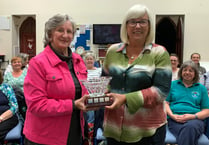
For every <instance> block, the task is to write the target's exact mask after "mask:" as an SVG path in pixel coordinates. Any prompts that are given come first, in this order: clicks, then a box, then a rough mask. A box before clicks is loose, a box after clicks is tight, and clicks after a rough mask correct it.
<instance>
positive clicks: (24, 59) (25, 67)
mask: <svg viewBox="0 0 209 145" xmlns="http://www.w3.org/2000/svg"><path fill="white" fill-rule="evenodd" d="M17 57H20V58H21V59H22V70H24V71H27V70H28V62H29V55H28V54H27V53H20V54H18V55H17ZM8 72H13V69H12V65H11V64H9V65H8V66H7V68H6V70H5V72H4V74H6V73H8Z"/></svg>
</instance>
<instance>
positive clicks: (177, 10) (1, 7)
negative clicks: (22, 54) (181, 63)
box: [0, 0, 209, 62]
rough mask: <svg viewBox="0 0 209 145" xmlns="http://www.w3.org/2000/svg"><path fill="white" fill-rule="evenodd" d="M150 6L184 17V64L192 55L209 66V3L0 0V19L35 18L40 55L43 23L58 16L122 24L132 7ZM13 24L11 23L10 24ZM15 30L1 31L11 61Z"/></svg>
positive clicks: (159, 12) (156, 11) (1, 50)
mask: <svg viewBox="0 0 209 145" xmlns="http://www.w3.org/2000/svg"><path fill="white" fill-rule="evenodd" d="M136 3H142V4H145V5H147V6H148V7H149V8H150V10H151V11H152V12H153V14H154V15H162V14H165V15H171V14H178V15H185V32H184V60H188V59H189V58H190V54H191V53H193V52H199V53H200V54H201V60H202V61H203V62H209V57H208V53H209V50H207V47H208V43H207V42H208V41H209V40H208V38H209V37H208V34H209V27H208V26H209V19H208V17H209V1H208V0H58V1H57V0H0V16H12V15H35V16H36V48H37V53H39V52H41V51H42V50H43V43H42V40H43V32H44V23H45V22H46V21H47V20H48V18H49V17H51V16H53V15H54V14H57V13H62V14H63V13H67V14H69V15H70V16H72V17H73V18H74V19H75V20H76V22H77V23H78V24H93V23H121V21H122V19H123V16H124V14H125V12H126V11H127V9H128V8H129V7H131V6H132V5H133V4H136ZM11 23H12V22H11ZM12 31H13V30H12V29H11V30H10V31H4V30H0V54H2V53H4V54H6V57H7V59H10V58H11V57H12V51H13V50H12V49H13V48H12V47H13V46H12Z"/></svg>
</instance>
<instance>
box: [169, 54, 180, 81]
mask: <svg viewBox="0 0 209 145" xmlns="http://www.w3.org/2000/svg"><path fill="white" fill-rule="evenodd" d="M170 61H171V67H172V81H174V80H177V78H178V71H179V68H178V65H179V57H178V56H177V55H176V54H175V53H171V54H170Z"/></svg>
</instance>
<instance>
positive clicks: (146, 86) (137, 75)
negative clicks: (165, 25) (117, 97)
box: [104, 43, 172, 143]
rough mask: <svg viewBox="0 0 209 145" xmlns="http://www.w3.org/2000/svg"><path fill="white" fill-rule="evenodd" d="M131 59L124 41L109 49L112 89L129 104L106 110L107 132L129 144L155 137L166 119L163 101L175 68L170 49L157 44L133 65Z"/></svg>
mask: <svg viewBox="0 0 209 145" xmlns="http://www.w3.org/2000/svg"><path fill="white" fill-rule="evenodd" d="M128 61H129V59H128V57H127V55H126V45H125V44H124V43H118V44H114V45H112V46H111V47H110V48H109V49H108V51H107V54H106V58H105V60H104V72H105V73H106V75H109V76H112V80H111V82H110V91H111V92H113V93H119V94H125V95H126V104H125V105H123V106H122V107H120V108H118V109H115V110H108V109H106V110H105V116H104V135H105V136H106V137H112V138H114V139H116V140H117V141H123V142H128V143H130V142H137V141H139V140H141V138H143V137H148V136H152V135H153V134H154V133H155V131H156V129H157V128H159V127H160V126H162V125H164V124H165V123H166V122H167V120H166V112H165V107H164V100H165V98H166V96H167V95H168V93H169V90H170V84H171V76H172V71H171V65H170V58H169V54H168V52H167V51H166V49H165V48H164V47H163V46H160V45H157V44H150V45H148V46H146V47H145V48H144V49H143V51H142V52H141V53H140V54H139V56H138V58H136V59H135V61H134V62H133V63H132V64H129V63H128Z"/></svg>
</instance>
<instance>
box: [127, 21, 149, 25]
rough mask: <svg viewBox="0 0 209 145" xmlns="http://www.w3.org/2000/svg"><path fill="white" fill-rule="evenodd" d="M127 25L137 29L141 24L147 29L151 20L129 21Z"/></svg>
mask: <svg viewBox="0 0 209 145" xmlns="http://www.w3.org/2000/svg"><path fill="white" fill-rule="evenodd" d="M127 23H128V25H129V26H131V27H135V26H136V25H137V24H139V25H140V26H142V27H145V26H147V25H148V24H149V20H147V19H142V20H140V21H135V20H129V21H127Z"/></svg>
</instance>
